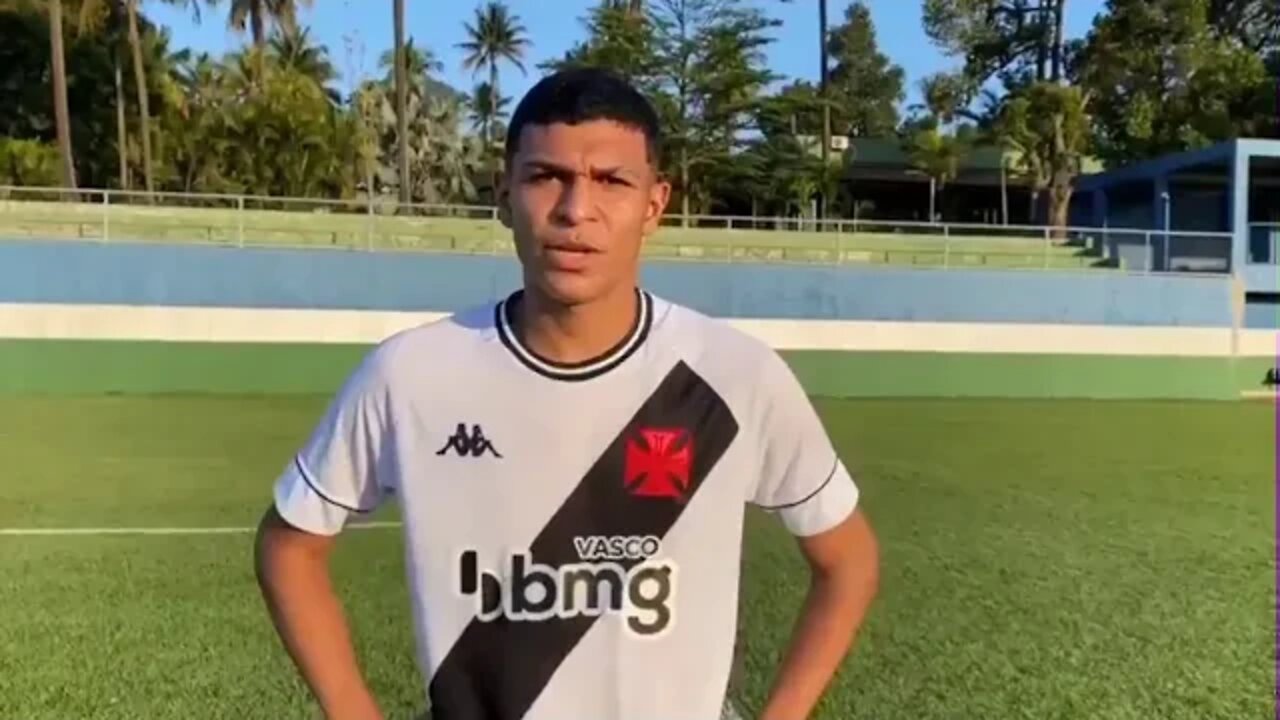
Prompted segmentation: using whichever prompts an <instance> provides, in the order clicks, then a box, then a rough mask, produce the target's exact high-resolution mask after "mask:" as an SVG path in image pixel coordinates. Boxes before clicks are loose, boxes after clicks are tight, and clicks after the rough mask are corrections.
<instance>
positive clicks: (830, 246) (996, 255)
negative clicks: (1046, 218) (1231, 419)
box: [0, 196, 1099, 269]
mask: <svg viewBox="0 0 1280 720" xmlns="http://www.w3.org/2000/svg"><path fill="white" fill-rule="evenodd" d="M137 201H138V200H137V199H134V202H137ZM181 201H182V199H181V198H180V197H178V196H175V197H174V198H172V199H166V200H165V201H164V202H163V203H161V204H159V205H157V206H141V205H125V204H117V205H107V206H104V205H100V204H94V203H72V202H53V201H34V200H30V201H26V200H24V201H16V200H0V238H41V239H73V240H84V239H96V240H101V239H104V238H106V239H108V240H109V241H116V242H123V241H130V242H139V241H141V242H181V243H204V244H218V245H238V244H241V243H244V244H247V245H254V246H270V247H305V248H326V247H327V248H342V249H381V250H419V251H432V252H453V253H473V254H475V253H479V254H493V253H510V252H511V243H510V233H509V232H508V231H507V230H506V229H505V228H503V227H502V226H501V224H500V223H498V222H497V221H495V220H494V219H493V217H492V214H491V210H490V209H488V208H467V209H464V208H455V209H449V210H450V211H451V212H455V213H461V214H462V215H463V216H458V215H454V216H445V215H443V213H444V212H445V208H438V209H430V210H428V209H419V210H420V211H421V212H422V213H423V214H421V215H414V216H396V215H389V214H384V213H382V212H377V213H374V214H366V213H365V212H364V211H363V209H362V206H358V205H354V206H351V207H341V208H340V207H337V206H334V205H325V206H320V205H317V204H314V203H312V204H311V205H309V206H304V205H301V204H299V205H296V206H291V207H289V208H287V209H263V208H256V207H255V206H254V205H253V204H252V203H251V204H250V205H248V206H247V209H245V210H243V211H238V210H236V209H234V207H233V208H225V207H224V208H210V207H182V206H178V203H180V202H181ZM744 223H747V224H750V221H749V220H744V219H742V218H739V219H738V225H737V226H736V227H733V226H730V224H729V221H728V220H725V219H723V218H695V219H694V221H693V225H692V226H689V227H686V226H684V224H683V222H682V221H681V220H680V219H679V218H668V219H667V222H666V224H665V226H664V227H663V229H662V230H661V231H660V232H659V233H658V234H657V235H656V236H655V237H654V238H653V239H652V241H651V242H649V243H648V245H647V246H646V253H647V254H648V255H649V256H651V257H655V258H665V259H683V260H690V261H699V260H701V261H716V262H724V261H732V262H761V261H767V262H792V263H816V264H834V263H837V262H839V263H851V264H864V265H865V264H871V265H919V266H931V267H932V266H944V265H946V266H956V267H993V268H1055V269H1067V268H1090V267H1094V266H1096V265H1098V264H1099V259H1098V257H1096V256H1094V255H1091V254H1087V253H1085V252H1083V251H1082V248H1081V247H1077V246H1073V245H1064V244H1059V243H1058V242H1057V241H1056V240H1055V241H1051V240H1050V238H1049V237H1047V236H1046V235H1045V234H1044V232H1043V230H1041V229H1030V230H1029V229H1026V228H1019V229H1003V230H1002V229H1001V228H998V227H982V228H947V229H946V230H944V229H943V228H942V227H941V226H936V227H921V226H918V225H912V224H909V223H908V224H900V225H894V224H891V223H890V224H886V223H867V222H862V223H857V222H852V221H849V222H845V223H842V224H841V226H840V230H841V231H840V232H834V231H828V232H816V231H812V230H810V231H801V230H796V229H779V228H777V227H767V226H766V225H765V221H763V220H762V221H760V223H758V224H757V226H756V227H754V228H748V227H744ZM832 229H834V227H833V228H832Z"/></svg>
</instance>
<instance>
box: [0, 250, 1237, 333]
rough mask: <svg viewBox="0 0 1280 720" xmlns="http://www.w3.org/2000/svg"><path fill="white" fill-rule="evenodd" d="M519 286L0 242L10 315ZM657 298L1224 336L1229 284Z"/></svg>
mask: <svg viewBox="0 0 1280 720" xmlns="http://www.w3.org/2000/svg"><path fill="white" fill-rule="evenodd" d="M518 283H519V269H518V266H517V265H516V264H515V262H514V261H513V260H511V259H509V258H502V257H484V256H460V255H430V254H394V253H379V254H370V253H363V252H355V251H321V250H284V249H236V248H221V247H218V248H215V247H199V246H158V245H103V244H95V243H79V242H66V243H57V242H33V243H24V242H2V243H0V303H75V304H125V305H162V306H221V307H269V308H312V309H314V308H320V309H352V310H391V311H441V312H449V311H454V310H457V309H460V308H462V307H465V306H468V305H471V304H474V303H480V302H487V301H489V300H491V299H492V298H495V297H498V296H501V295H503V294H505V293H506V292H508V291H509V290H510V289H511V288H513V287H515V286H516V285H518ZM644 283H645V284H646V285H647V286H648V287H649V288H650V289H651V290H653V291H654V292H656V293H658V294H660V295H663V296H665V297H667V298H670V299H672V300H675V301H677V302H681V303H684V304H687V305H689V306H691V307H694V308H696V309H698V310H701V311H703V312H706V313H708V314H711V315H715V316H719V317H739V318H779V319H788V318H794V319H799V318H807V319H827V320H837V319H851V320H882V321H929V322H987V323H1048V324H1059V323H1061V324H1076V325H1122V326H1193V327H1227V326H1230V324H1231V312H1230V295H1229V284H1228V282H1227V280H1226V279H1225V278H1215V277H1196V278H1186V277H1168V276H1141V275H1128V274H1123V273H1119V272H1114V271H1081V272H1047V271H1046V272H1041V271H1017V270H1009V271H978V270H949V271H944V270H913V269H909V268H897V267H841V268H834V267H827V268H820V267H802V266H777V265H774V266H765V265H719V264H710V263H705V264H704V263H651V264H649V265H648V266H647V268H646V269H645V271H644Z"/></svg>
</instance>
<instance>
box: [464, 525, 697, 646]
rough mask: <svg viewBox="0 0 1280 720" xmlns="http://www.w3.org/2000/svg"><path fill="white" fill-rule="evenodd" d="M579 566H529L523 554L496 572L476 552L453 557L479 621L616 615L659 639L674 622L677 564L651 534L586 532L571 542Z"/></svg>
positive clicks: (532, 563) (642, 633)
mask: <svg viewBox="0 0 1280 720" xmlns="http://www.w3.org/2000/svg"><path fill="white" fill-rule="evenodd" d="M573 545H574V550H575V551H576V552H577V555H578V562H574V563H566V564H563V565H560V566H558V567H554V566H551V565H545V564H541V563H538V562H535V561H534V559H533V557H532V556H531V555H530V554H529V553H528V552H519V553H514V554H511V555H508V556H507V557H506V558H505V564H504V565H503V566H502V567H501V568H499V570H498V571H497V572H496V573H495V572H491V571H490V570H487V569H482V568H481V567H480V557H479V553H478V552H476V551H475V550H464V551H463V552H462V554H461V555H460V557H459V562H458V570H459V589H460V590H461V592H462V594H463V595H466V596H474V597H475V600H476V605H477V608H476V614H477V616H478V618H479V619H480V620H481V621H482V622H492V621H494V620H498V619H499V618H505V619H507V620H509V621H512V622H540V621H545V620H549V619H551V618H563V619H570V618H575V617H584V616H586V617H599V616H601V615H604V614H606V613H621V614H622V615H623V616H624V617H625V618H626V626H627V628H628V629H629V630H631V632H632V633H634V634H635V635H637V636H640V637H646V638H652V637H657V636H660V635H662V634H663V633H664V632H666V631H667V630H669V629H670V628H671V626H672V625H673V623H674V620H675V618H674V616H673V612H672V605H673V604H674V603H673V600H674V596H675V593H676V575H677V566H676V563H675V562H674V561H672V560H670V559H669V558H662V557H661V555H662V541H661V540H660V539H659V538H657V537H655V536H652V535H644V536H631V535H591V536H580V537H575V538H574V539H573Z"/></svg>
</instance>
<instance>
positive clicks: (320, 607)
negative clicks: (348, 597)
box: [255, 507, 382, 720]
mask: <svg viewBox="0 0 1280 720" xmlns="http://www.w3.org/2000/svg"><path fill="white" fill-rule="evenodd" d="M333 546H334V538H333V537H330V536H326V535H317V534H313V533H310V532H306V531H304V530H300V529H298V528H296V527H294V526H293V525H290V524H289V523H288V522H286V521H285V520H284V519H283V518H281V517H280V514H279V512H278V511H277V510H276V508H275V507H272V508H270V509H268V510H267V513H266V515H265V516H264V517H263V518H262V523H261V525H260V526H259V528H258V538H257V544H256V548H255V550H256V552H255V556H256V557H255V570H256V573H257V576H258V585H259V587H260V588H261V590H262V596H263V599H264V600H265V601H266V605H267V609H268V611H269V613H270V616H271V622H272V623H273V624H274V625H275V629H276V632H277V633H278V634H279V636H280V640H281V642H282V643H283V644H284V647H285V650H286V651H287V652H288V653H289V657H290V658H292V660H293V662H294V665H295V666H296V667H297V669H298V672H299V673H300V674H301V675H302V678H303V680H304V681H306V683H307V686H308V687H309V688H311V692H312V693H313V694H314V695H315V697H316V700H317V701H318V702H319V704H320V707H321V708H322V709H323V710H324V713H325V717H326V718H332V719H333V720H339V719H341V720H347V719H348V718H349V719H350V720H381V717H382V715H381V713H380V711H379V709H378V705H377V702H376V701H375V700H374V697H373V694H372V693H371V692H370V691H369V688H368V686H367V685H366V684H365V681H364V677H363V675H362V674H361V672H360V667H359V664H358V662H357V660H356V655H355V651H354V649H353V647H352V643H351V634H350V632H349V629H348V627H347V621H346V617H345V615H344V614H343V609H342V604H341V601H340V600H339V599H338V596H337V593H335V592H334V589H333V583H332V581H331V579H330V576H329V556H330V553H331V552H332V550H333Z"/></svg>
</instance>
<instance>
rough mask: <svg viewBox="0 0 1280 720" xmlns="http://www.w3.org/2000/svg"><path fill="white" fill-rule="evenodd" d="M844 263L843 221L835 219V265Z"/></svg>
mask: <svg viewBox="0 0 1280 720" xmlns="http://www.w3.org/2000/svg"><path fill="white" fill-rule="evenodd" d="M843 264H844V223H843V222H841V221H840V220H837V221H836V265H843Z"/></svg>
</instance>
